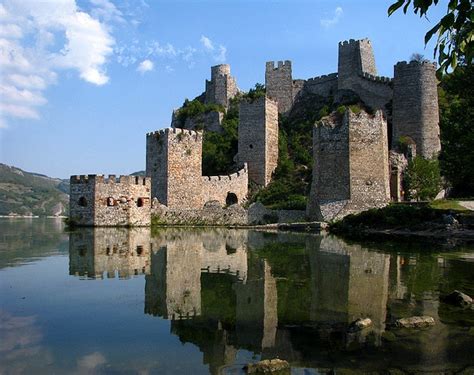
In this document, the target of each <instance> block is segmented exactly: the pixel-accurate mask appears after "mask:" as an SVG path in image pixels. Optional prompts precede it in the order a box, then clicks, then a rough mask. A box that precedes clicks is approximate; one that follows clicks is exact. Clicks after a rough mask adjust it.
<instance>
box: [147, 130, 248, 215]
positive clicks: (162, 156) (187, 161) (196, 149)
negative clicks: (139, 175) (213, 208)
mask: <svg viewBox="0 0 474 375" xmlns="http://www.w3.org/2000/svg"><path fill="white" fill-rule="evenodd" d="M146 174H147V176H150V177H151V182H152V196H153V197H154V198H155V197H156V198H158V201H159V202H160V203H161V204H164V205H165V206H167V207H168V208H170V209H202V208H203V206H204V204H205V203H206V202H207V201H211V200H217V201H219V203H220V204H221V205H227V204H234V203H242V202H244V201H245V199H246V197H247V192H248V173H247V167H246V166H245V165H244V166H243V168H242V169H240V170H239V171H238V172H237V173H234V174H231V175H227V176H202V132H196V131H192V130H182V129H164V130H160V131H157V132H154V133H148V134H147V152H146Z"/></svg>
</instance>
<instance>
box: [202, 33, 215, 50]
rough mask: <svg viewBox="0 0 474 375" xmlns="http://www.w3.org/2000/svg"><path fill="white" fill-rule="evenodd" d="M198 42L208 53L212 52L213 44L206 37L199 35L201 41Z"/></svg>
mask: <svg viewBox="0 0 474 375" xmlns="http://www.w3.org/2000/svg"><path fill="white" fill-rule="evenodd" d="M199 41H200V42H201V44H202V45H203V46H204V48H205V49H207V50H209V51H214V43H212V40H211V39H209V38H208V37H207V36H204V35H201V39H200V40H199Z"/></svg>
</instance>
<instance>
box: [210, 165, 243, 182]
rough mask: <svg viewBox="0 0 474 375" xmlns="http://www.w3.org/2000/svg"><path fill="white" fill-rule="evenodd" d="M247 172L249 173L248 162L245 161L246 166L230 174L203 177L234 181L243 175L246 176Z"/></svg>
mask: <svg viewBox="0 0 474 375" xmlns="http://www.w3.org/2000/svg"><path fill="white" fill-rule="evenodd" d="M247 173H248V170H247V163H244V166H243V167H242V168H241V169H239V170H238V171H237V172H235V173H232V174H228V175H218V176H202V179H203V180H204V181H232V180H237V179H239V178H241V177H245V176H246V175H247Z"/></svg>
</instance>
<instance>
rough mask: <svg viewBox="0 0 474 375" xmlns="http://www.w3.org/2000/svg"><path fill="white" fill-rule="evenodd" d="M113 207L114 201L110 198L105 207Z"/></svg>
mask: <svg viewBox="0 0 474 375" xmlns="http://www.w3.org/2000/svg"><path fill="white" fill-rule="evenodd" d="M112 206H115V199H114V198H112V197H108V198H107V207H112Z"/></svg>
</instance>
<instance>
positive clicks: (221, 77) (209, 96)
mask: <svg viewBox="0 0 474 375" xmlns="http://www.w3.org/2000/svg"><path fill="white" fill-rule="evenodd" d="M238 92H239V89H238V88H237V83H236V82H235V79H234V77H232V76H231V75H230V65H228V64H222V65H216V66H213V67H211V80H210V81H208V80H206V92H205V101H206V103H213V104H220V105H223V106H224V107H225V108H228V107H229V100H230V99H232V98H233V97H234V96H235V95H236V94H237V93H238Z"/></svg>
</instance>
